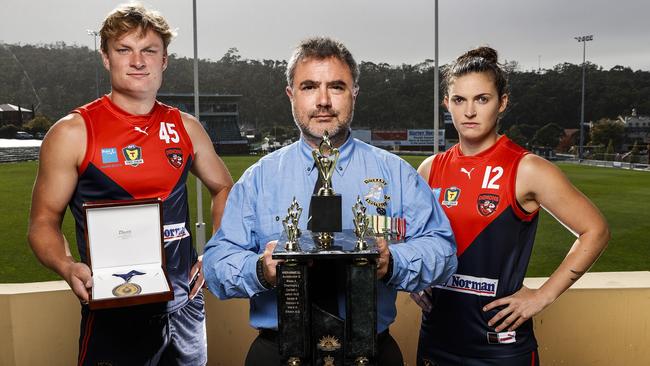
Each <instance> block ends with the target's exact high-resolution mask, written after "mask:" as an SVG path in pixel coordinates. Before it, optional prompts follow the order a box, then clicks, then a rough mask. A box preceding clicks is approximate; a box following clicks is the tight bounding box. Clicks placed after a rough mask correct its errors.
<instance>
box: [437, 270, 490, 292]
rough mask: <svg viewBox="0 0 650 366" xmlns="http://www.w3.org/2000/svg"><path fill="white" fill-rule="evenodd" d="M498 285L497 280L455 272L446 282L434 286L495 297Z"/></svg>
mask: <svg viewBox="0 0 650 366" xmlns="http://www.w3.org/2000/svg"><path fill="white" fill-rule="evenodd" d="M498 285H499V280H493V279H491V278H481V277H473V276H466V275H460V274H455V275H452V276H451V278H450V279H449V280H448V281H447V283H445V284H444V285H438V286H436V287H438V288H441V289H444V290H450V291H456V292H464V293H466V294H472V295H477V296H487V297H495V296H496V294H497V286H498Z"/></svg>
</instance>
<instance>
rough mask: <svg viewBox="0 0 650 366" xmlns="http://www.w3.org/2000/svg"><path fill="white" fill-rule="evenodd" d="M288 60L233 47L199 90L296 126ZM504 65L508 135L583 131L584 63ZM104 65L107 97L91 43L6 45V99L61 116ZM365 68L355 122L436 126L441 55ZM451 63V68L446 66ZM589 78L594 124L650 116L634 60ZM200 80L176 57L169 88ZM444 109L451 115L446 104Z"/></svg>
mask: <svg viewBox="0 0 650 366" xmlns="http://www.w3.org/2000/svg"><path fill="white" fill-rule="evenodd" d="M286 66H287V62H286V61H285V60H266V59H264V60H251V59H245V58H242V57H241V56H240V55H239V52H238V50H237V49H236V48H231V49H229V50H228V51H227V52H226V54H224V55H223V57H222V58H221V59H219V60H209V59H202V60H200V61H199V85H200V92H201V93H207V94H214V93H218V94H240V95H242V97H241V101H240V124H241V125H243V126H245V127H248V128H257V129H262V130H263V129H267V130H268V129H270V128H274V127H275V128H283V129H285V128H286V129H290V128H291V126H292V125H293V118H292V116H291V109H290V105H289V102H288V100H287V97H286V95H285V86H286V79H285V75H284V74H285V70H286ZM505 66H506V70H507V71H508V79H509V82H510V92H511V93H510V106H509V108H508V110H507V111H506V112H505V114H504V115H503V117H502V119H501V121H500V130H501V131H509V130H511V128H513V126H516V127H514V130H513V132H512V133H519V134H520V135H521V138H525V139H527V140H528V141H532V140H533V138H534V136H535V134H536V133H538V132H539V131H540V129H542V127H546V126H547V125H549V124H552V125H551V126H550V127H546V130H548V131H547V132H549V133H553V131H557V130H558V129H559V130H562V129H564V128H577V127H578V121H579V119H580V101H581V80H582V79H581V78H582V67H581V65H575V64H570V63H563V64H558V65H556V66H555V67H553V68H551V69H546V70H542V71H541V72H535V71H524V70H520V68H519V67H518V65H517V63H516V62H512V61H511V62H508V63H507V64H506V65H505ZM96 67H99V93H100V95H101V94H104V93H108V92H109V91H110V80H109V76H108V73H107V72H106V71H105V70H104V68H103V66H102V65H101V59H100V57H99V55H98V54H97V53H95V52H94V51H93V50H91V49H89V48H88V47H85V46H84V47H81V46H77V45H68V44H65V43H63V42H59V43H56V44H49V45H30V44H3V45H0V75H2V78H3V82H2V83H0V104H2V103H11V104H16V105H20V106H23V107H27V108H30V109H31V107H32V106H34V107H36V108H37V113H39V114H41V115H44V116H45V117H47V118H49V119H51V120H56V119H58V118H60V117H62V116H64V115H66V114H67V113H69V112H70V111H71V110H72V109H74V108H76V107H77V106H80V105H82V104H84V103H87V102H89V101H91V100H93V99H94V98H95V96H96V81H95V72H96ZM360 68H361V76H360V81H359V83H360V85H361V90H360V94H359V96H358V99H357V104H356V110H355V121H354V125H355V126H357V127H369V128H372V129H407V128H432V124H433V115H434V109H433V108H435V106H434V102H433V95H434V93H433V88H434V65H433V61H432V60H424V61H423V62H421V63H418V64H415V65H409V64H401V65H389V64H386V63H374V62H370V61H362V62H361V63H360ZM444 68H445V65H442V67H441V69H442V70H444ZM586 79H587V84H586V85H587V88H586V97H585V99H586V107H585V119H586V120H587V121H597V120H601V119H616V118H617V117H618V116H619V115H626V114H629V113H630V112H631V110H632V108H636V109H637V111H638V112H639V113H640V114H650V97H649V96H650V72H648V71H641V70H637V71H634V70H632V69H630V68H629V67H625V66H615V67H613V68H611V69H608V70H607V69H604V68H602V67H600V66H597V65H595V64H591V63H588V64H587V78H586ZM192 83H193V60H192V59H190V58H186V57H180V56H178V55H175V54H171V55H170V57H169V67H168V68H167V71H166V72H165V77H164V82H163V86H162V88H161V92H163V93H192V92H193V84H192ZM441 88H442V87H441ZM441 95H444V94H443V91H442V89H441ZM37 96H38V97H37ZM439 108H440V111H441V115H442V112H443V111H444V108H443V107H442V106H439ZM538 135H539V133H538ZM540 138H541V137H540Z"/></svg>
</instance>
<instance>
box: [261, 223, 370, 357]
mask: <svg viewBox="0 0 650 366" xmlns="http://www.w3.org/2000/svg"><path fill="white" fill-rule="evenodd" d="M332 235H333V237H334V240H333V242H332V246H331V247H330V248H328V249H322V246H320V245H319V243H318V238H317V234H316V233H313V232H311V231H305V232H303V233H302V235H301V237H300V238H299V244H298V246H299V250H296V251H287V250H286V248H285V244H284V243H286V241H287V237H286V233H285V234H283V236H282V237H281V238H280V240H279V242H278V245H277V247H276V249H275V251H274V253H273V258H274V259H283V260H284V262H283V263H281V264H280V265H278V267H277V274H278V275H277V276H278V277H277V278H278V287H277V288H278V333H279V334H278V343H279V347H280V355H281V357H282V362H283V364H284V365H288V364H291V365H313V366H316V365H331V364H334V365H374V364H376V361H377V360H376V353H377V344H376V343H377V335H376V334H377V300H376V299H377V272H376V270H377V267H376V263H377V258H378V256H379V253H378V251H377V248H376V243H375V239H374V238H372V237H366V238H365V240H366V242H367V249H364V250H359V249H358V248H357V244H356V241H357V238H356V236H355V234H354V233H353V231H352V230H344V231H342V232H334V233H332ZM339 306H341V307H344V309H339ZM341 314H345V319H343V318H342V317H341V316H340V315H341Z"/></svg>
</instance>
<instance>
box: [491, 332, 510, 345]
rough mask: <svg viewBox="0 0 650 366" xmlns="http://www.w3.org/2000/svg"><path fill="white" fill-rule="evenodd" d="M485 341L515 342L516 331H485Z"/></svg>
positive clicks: (492, 342)
mask: <svg viewBox="0 0 650 366" xmlns="http://www.w3.org/2000/svg"><path fill="white" fill-rule="evenodd" d="M487 341H488V343H489V344H509V343H515V342H517V332H516V331H512V332H500V333H496V332H487Z"/></svg>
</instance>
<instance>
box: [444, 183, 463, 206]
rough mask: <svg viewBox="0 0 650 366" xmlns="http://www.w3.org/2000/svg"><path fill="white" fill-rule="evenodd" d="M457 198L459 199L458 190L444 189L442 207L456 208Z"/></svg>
mask: <svg viewBox="0 0 650 366" xmlns="http://www.w3.org/2000/svg"><path fill="white" fill-rule="evenodd" d="M458 198H460V188H458V187H449V188H447V189H445V196H444V197H443V200H442V205H443V206H447V207H452V206H458Z"/></svg>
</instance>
